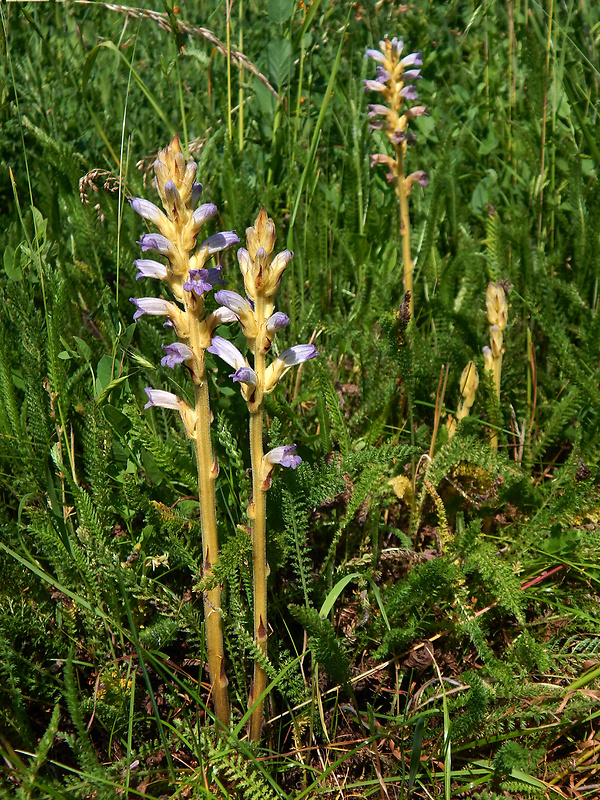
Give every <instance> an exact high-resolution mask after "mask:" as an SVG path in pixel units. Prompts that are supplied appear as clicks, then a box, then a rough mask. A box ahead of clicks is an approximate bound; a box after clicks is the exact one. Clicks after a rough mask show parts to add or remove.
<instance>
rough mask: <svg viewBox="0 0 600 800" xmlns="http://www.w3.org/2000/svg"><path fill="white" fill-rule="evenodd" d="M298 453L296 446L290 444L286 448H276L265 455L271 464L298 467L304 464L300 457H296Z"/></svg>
mask: <svg viewBox="0 0 600 800" xmlns="http://www.w3.org/2000/svg"><path fill="white" fill-rule="evenodd" d="M295 452H296V445H295V444H290V445H287V446H284V447H276V448H275V449H274V450H271V451H270V452H268V453H267V454H266V455H265V460H266V461H268V462H269V464H280V465H281V466H282V467H291V469H296V467H297V466H298V465H299V464H301V463H302V459H301V458H300V456H297V455H294V454H295Z"/></svg>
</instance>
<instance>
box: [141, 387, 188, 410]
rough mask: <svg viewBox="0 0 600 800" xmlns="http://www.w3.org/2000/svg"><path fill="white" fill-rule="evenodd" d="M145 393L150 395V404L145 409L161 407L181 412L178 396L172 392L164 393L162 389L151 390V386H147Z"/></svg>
mask: <svg viewBox="0 0 600 800" xmlns="http://www.w3.org/2000/svg"><path fill="white" fill-rule="evenodd" d="M144 391H145V392H146V394H147V395H148V402H147V403H146V405H145V406H144V408H151V407H152V406H159V407H160V408H173V409H175V411H179V407H180V406H179V403H180V400H179V398H178V397H177V395H176V394H172V392H163V391H162V389H151V388H150V387H149V386H147V387H146V388H145V389H144Z"/></svg>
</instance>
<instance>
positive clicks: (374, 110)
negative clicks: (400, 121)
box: [367, 103, 389, 118]
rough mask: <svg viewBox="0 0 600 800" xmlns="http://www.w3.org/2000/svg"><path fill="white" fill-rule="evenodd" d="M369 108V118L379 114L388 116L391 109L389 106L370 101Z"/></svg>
mask: <svg viewBox="0 0 600 800" xmlns="http://www.w3.org/2000/svg"><path fill="white" fill-rule="evenodd" d="M367 108H368V109H369V118H373V117H377V116H381V115H383V116H387V114H388V112H389V109H388V107H387V106H382V105H381V104H380V103H369V105H368V106H367Z"/></svg>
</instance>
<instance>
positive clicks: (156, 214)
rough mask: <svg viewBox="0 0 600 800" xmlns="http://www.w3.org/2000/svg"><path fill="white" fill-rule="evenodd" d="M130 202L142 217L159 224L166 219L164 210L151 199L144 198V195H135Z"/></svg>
mask: <svg viewBox="0 0 600 800" xmlns="http://www.w3.org/2000/svg"><path fill="white" fill-rule="evenodd" d="M129 203H130V205H131V207H132V208H133V210H134V211H135V212H136V213H137V214H139V215H140V217H143V218H144V219H147V220H150V222H153V223H154V224H155V225H159V224H160V223H161V222H162V221H164V220H165V215H164V214H163V212H162V211H161V210H160V209H159V207H158V206H155V205H154V203H151V202H150V201H149V200H144V199H143V198H142V197H134V198H133V199H132V200H130V201H129Z"/></svg>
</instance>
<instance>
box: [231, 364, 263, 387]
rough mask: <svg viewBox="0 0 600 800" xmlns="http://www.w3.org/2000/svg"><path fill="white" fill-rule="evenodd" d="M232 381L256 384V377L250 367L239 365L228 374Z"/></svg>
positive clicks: (250, 384)
mask: <svg viewBox="0 0 600 800" xmlns="http://www.w3.org/2000/svg"><path fill="white" fill-rule="evenodd" d="M229 377H230V378H232V380H233V381H239V382H240V383H247V384H248V385H249V386H256V384H257V382H258V378H257V377H256V372H254V370H253V369H252V368H251V367H240V368H239V369H237V370H236V371H235V372H234V373H233V374H231V375H230V376H229Z"/></svg>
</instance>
